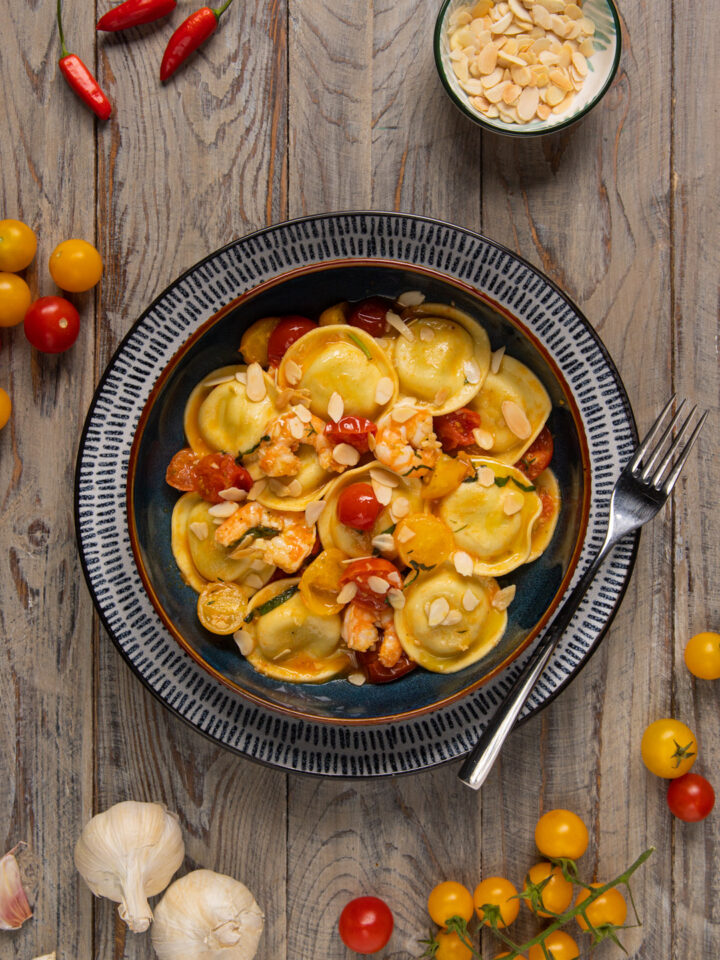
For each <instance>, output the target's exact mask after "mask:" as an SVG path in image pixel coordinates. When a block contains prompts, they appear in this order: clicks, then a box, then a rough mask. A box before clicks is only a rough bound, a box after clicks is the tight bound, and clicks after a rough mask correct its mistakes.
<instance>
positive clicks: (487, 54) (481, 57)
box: [475, 43, 498, 76]
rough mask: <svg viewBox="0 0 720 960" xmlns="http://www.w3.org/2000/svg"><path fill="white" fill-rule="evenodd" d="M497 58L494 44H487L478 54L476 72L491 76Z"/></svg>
mask: <svg viewBox="0 0 720 960" xmlns="http://www.w3.org/2000/svg"><path fill="white" fill-rule="evenodd" d="M497 58H498V48H497V47H496V46H495V44H494V43H487V44H485V46H484V47H483V48H482V50H481V51H480V53H479V54H478V56H477V58H476V60H475V62H476V63H477V67H478V71H479V72H480V73H482V74H485V76H487V75H488V74H491V73H492V72H493V70H494V69H495V65H496V64H497Z"/></svg>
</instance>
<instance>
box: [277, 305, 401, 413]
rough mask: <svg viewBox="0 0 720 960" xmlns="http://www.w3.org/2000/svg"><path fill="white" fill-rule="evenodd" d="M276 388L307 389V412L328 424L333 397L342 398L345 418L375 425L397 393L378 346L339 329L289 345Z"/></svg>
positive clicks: (361, 335) (360, 333)
mask: <svg viewBox="0 0 720 960" xmlns="http://www.w3.org/2000/svg"><path fill="white" fill-rule="evenodd" d="M381 381H383V383H381ZM278 384H279V385H280V386H281V387H295V386H296V387H299V388H301V389H305V390H309V391H310V395H311V401H310V409H311V410H312V412H313V413H314V414H315V415H316V416H318V417H322V419H323V420H328V419H329V416H328V403H329V402H330V397H331V396H332V395H333V393H337V394H339V395H340V396H341V397H342V399H343V408H344V410H343V412H344V415H345V416H357V417H367V418H368V419H370V420H377V419H378V417H379V416H380V415H381V414H382V412H383V411H384V410H385V409H387V408H388V407H389V406H391V405H392V404H393V403H394V402H395V400H396V399H397V392H398V379H397V374H396V373H395V370H394V369H393V366H392V364H391V363H390V361H389V359H388V357H387V356H386V354H385V353H384V352H383V350H381V349H380V347H379V346H378V344H377V341H376V340H375V339H374V338H373V337H371V336H370V335H369V334H368V333H365V331H364V330H360V329H359V328H358V327H348V326H343V325H341V324H330V325H329V326H325V327H318V328H317V329H316V330H311V331H310V332H309V333H306V334H305V335H304V336H303V337H301V338H300V339H299V340H297V341H296V342H295V343H294V344H292V346H291V347H290V348H289V349H288V350H287V351H286V353H285V356H284V357H283V359H282V362H281V363H280V367H279V368H278ZM385 386H388V387H389V391H390V392H389V393H388V392H387V391H386V390H384V389H383V387H385Z"/></svg>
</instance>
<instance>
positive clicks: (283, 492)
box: [268, 477, 290, 497]
mask: <svg viewBox="0 0 720 960" xmlns="http://www.w3.org/2000/svg"><path fill="white" fill-rule="evenodd" d="M268 484H269V486H270V493H272V494H273V495H274V496H276V497H289V496H290V491H289V490H288V488H287V484H286V483H285V481H284V480H278V479H277V477H270V479H269V480H268Z"/></svg>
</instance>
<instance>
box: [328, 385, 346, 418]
mask: <svg viewBox="0 0 720 960" xmlns="http://www.w3.org/2000/svg"><path fill="white" fill-rule="evenodd" d="M344 410H345V403H344V401H343V398H342V397H341V396H340V394H339V393H338V392H337V391H335V392H333V393H332V394H331V395H330V399H329V400H328V408H327V411H328V416H329V417H330V419H331V420H334V421H335V423H337V422H338V420H341V419H342V415H343V412H344Z"/></svg>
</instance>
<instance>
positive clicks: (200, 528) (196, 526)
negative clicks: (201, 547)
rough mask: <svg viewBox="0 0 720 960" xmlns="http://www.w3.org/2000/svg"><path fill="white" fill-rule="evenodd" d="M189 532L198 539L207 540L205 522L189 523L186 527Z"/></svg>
mask: <svg viewBox="0 0 720 960" xmlns="http://www.w3.org/2000/svg"><path fill="white" fill-rule="evenodd" d="M188 530H189V531H190V533H191V534H192V535H193V536H194V537H197V539H198V540H207V535H208V532H209V531H208V525H207V524H206V523H202V522H200V523H191V524H190V526H189V527H188Z"/></svg>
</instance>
